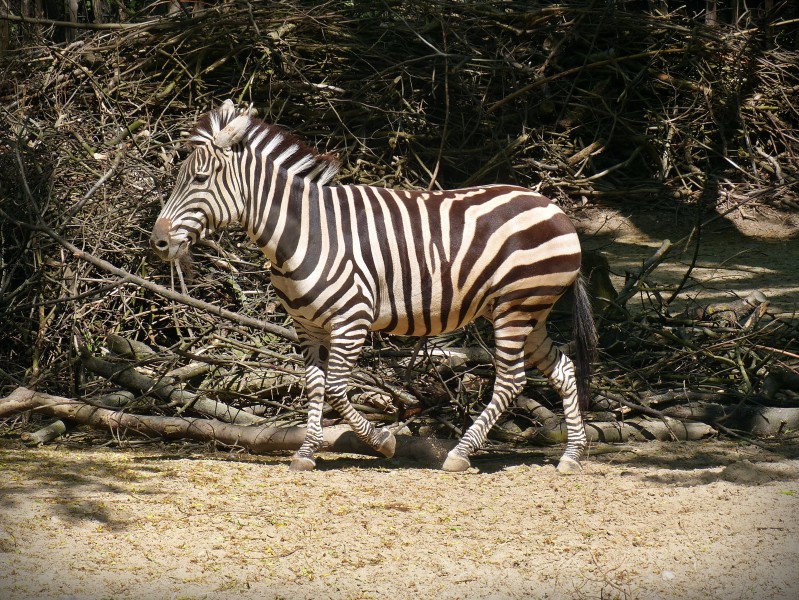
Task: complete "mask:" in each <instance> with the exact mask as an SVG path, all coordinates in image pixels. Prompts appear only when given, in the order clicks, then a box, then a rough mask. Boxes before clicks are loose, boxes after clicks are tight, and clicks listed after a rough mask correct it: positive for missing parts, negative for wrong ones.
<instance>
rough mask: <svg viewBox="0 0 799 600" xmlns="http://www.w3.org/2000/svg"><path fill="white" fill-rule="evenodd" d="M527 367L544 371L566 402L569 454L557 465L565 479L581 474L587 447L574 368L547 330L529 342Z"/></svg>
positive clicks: (567, 451)
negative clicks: (581, 461) (582, 460)
mask: <svg viewBox="0 0 799 600" xmlns="http://www.w3.org/2000/svg"><path fill="white" fill-rule="evenodd" d="M526 350H527V363H528V364H530V365H531V366H534V367H536V368H537V369H538V370H539V371H541V372H542V373H543V374H544V375H545V376H546V377H547V379H549V382H550V384H551V385H552V387H554V388H555V390H556V391H557V392H558V394H559V395H560V397H561V398H562V399H563V414H564V417H565V420H566V451H565V452H564V453H563V456H561V458H560V462H559V463H558V471H559V472H560V473H563V474H564V475H570V474H574V473H581V472H582V470H583V468H582V466H581V465H580V460H581V459H582V457H583V452H584V451H585V447H586V436H585V427H584V426H583V418H582V414H581V412H580V405H579V402H578V400H577V380H576V379H575V376H574V364H573V363H572V361H571V359H569V357H568V356H566V355H565V354H563V353H562V352H561V351H560V350H558V349H557V348H556V347H555V345H554V344H553V343H552V340H551V339H550V338H549V336H548V335H547V333H546V331H544V329H543V328H542V329H540V330H536V331H534V332H533V334H532V335H531V336H530V338H529V339H528V340H527V346H526Z"/></svg>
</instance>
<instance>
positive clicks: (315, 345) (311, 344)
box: [289, 326, 327, 471]
mask: <svg viewBox="0 0 799 600" xmlns="http://www.w3.org/2000/svg"><path fill="white" fill-rule="evenodd" d="M295 329H296V331H297V337H298V338H299V339H300V346H301V348H302V355H303V358H304V360H305V390H306V395H307V396H308V426H307V429H306V430H305V440H304V441H303V443H302V446H300V448H299V450H297V452H295V453H294V457H293V458H292V459H291V466H290V467H289V468H290V469H291V470H292V471H311V470H313V469H314V468H315V467H316V459H315V458H314V454H316V451H317V450H319V447H320V446H321V445H322V410H323V408H324V401H325V361H324V360H323V359H322V356H321V355H322V354H327V348H326V347H325V344H326V342H327V340H326V339H325V336H324V335H321V336H314V335H312V333H311V332H310V331H307V330H306V329H303V328H300V327H299V326H298V327H296V328H295Z"/></svg>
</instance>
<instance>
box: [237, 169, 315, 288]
mask: <svg viewBox="0 0 799 600" xmlns="http://www.w3.org/2000/svg"><path fill="white" fill-rule="evenodd" d="M263 173H264V176H263V178H262V179H263V180H262V181H261V182H251V184H252V183H255V185H249V186H248V189H249V190H251V191H250V192H249V194H248V195H249V196H250V199H249V202H248V203H247V206H248V210H247V211H246V212H245V214H244V215H243V218H242V225H243V226H244V228H245V229H246V230H247V233H248V235H249V236H250V238H251V239H252V240H253V241H254V242H255V243H256V244H257V245H258V247H259V248H260V249H261V251H262V252H263V253H264V254H265V255H266V257H267V258H268V259H269V260H270V262H271V263H272V265H273V267H274V268H276V269H277V270H278V271H279V272H281V273H283V274H287V273H290V272H292V271H296V270H297V269H299V268H300V267H301V266H302V263H303V261H304V260H305V257H306V253H307V249H308V244H309V240H316V241H318V240H319V236H320V234H321V232H320V222H321V219H320V211H324V209H323V208H322V202H321V200H322V195H323V194H322V190H323V188H322V186H321V185H320V184H319V183H318V182H315V181H309V180H307V179H305V178H302V177H298V176H293V175H292V174H291V173H289V172H287V171H286V170H285V169H282V168H278V167H275V166H274V165H273V164H266V165H264V169H263ZM315 243H316V242H315Z"/></svg>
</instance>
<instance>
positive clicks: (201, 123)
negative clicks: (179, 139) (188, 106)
mask: <svg viewBox="0 0 799 600" xmlns="http://www.w3.org/2000/svg"><path fill="white" fill-rule="evenodd" d="M241 114H247V111H246V110H245V111H242V112H240V111H238V110H237V109H236V108H235V106H234V104H233V103H232V102H231V101H230V100H227V101H225V102H224V103H223V104H222V105H221V106H219V107H218V108H216V109H214V110H211V111H209V112H207V113H205V114H204V115H202V116H201V117H200V119H199V120H198V121H197V123H196V124H195V125H194V127H193V128H192V129H191V131H190V132H189V137H188V139H187V141H188V143H189V144H194V145H198V144H210V145H214V139H215V138H216V136H217V134H218V133H219V132H220V131H222V130H223V129H224V128H225V127H226V126H227V125H229V124H230V123H231V122H232V121H233V119H235V118H236V117H238V116H239V115H241ZM248 119H249V120H248V122H247V124H246V125H245V133H244V137H243V138H242V139H241V140H240V141H239V142H238V143H239V144H243V145H249V146H255V148H254V149H255V150H256V152H263V153H265V154H266V155H267V157H268V158H269V159H270V160H271V161H272V163H273V164H275V165H276V166H278V167H280V168H282V169H285V170H287V171H289V172H291V173H292V175H294V176H296V177H302V178H303V179H306V180H308V181H315V182H318V183H321V184H323V185H324V184H327V183H329V182H330V180H331V179H333V177H334V176H335V175H336V173H337V172H338V170H339V168H340V167H341V164H340V163H339V162H338V161H337V160H336V158H335V157H334V156H332V155H330V154H320V153H319V152H317V151H316V150H314V149H313V148H311V147H310V146H309V145H308V144H307V143H306V142H305V140H303V139H302V138H301V137H299V136H298V135H295V134H293V133H290V132H289V131H287V130H286V129H284V128H283V127H280V126H278V125H271V124H269V123H265V122H264V121H262V120H261V119H259V118H258V117H255V116H253V115H250V116H249V117H248Z"/></svg>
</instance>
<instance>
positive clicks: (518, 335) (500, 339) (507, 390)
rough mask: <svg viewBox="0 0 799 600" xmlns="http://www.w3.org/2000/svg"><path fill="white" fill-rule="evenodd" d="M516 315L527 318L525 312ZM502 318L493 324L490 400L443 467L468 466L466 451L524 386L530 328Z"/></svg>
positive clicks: (485, 433) (457, 468) (474, 446)
mask: <svg viewBox="0 0 799 600" xmlns="http://www.w3.org/2000/svg"><path fill="white" fill-rule="evenodd" d="M520 318H522V319H524V320H525V321H527V322H529V315H523V316H521V317H520ZM504 321H506V322H508V325H507V326H506V327H505V326H503V324H502V322H499V321H498V322H496V323H495V324H494V337H495V342H496V350H495V363H496V379H495V381H494V391H493V394H492V396H491V402H489V403H488V406H486V407H485V410H483V412H482V413H481V414H480V416H479V417H478V418H477V420H476V421H475V422H474V423H472V426H471V427H469V429H468V431H467V432H466V433H465V434H464V435H463V437H462V438H461V441H460V442H459V443H458V445H457V446H455V448H453V449H452V450H451V451H450V452H449V454H448V455H447V459H446V460H445V461H444V465H443V467H442V468H443V469H444V470H445V471H465V470H466V469H468V468H469V464H470V463H469V455H470V454H472V452H474V451H475V450H477V449H479V448H481V447H482V446H483V444H484V443H485V441H486V437H487V436H488V432H489V431H490V430H491V428H492V427H493V426H494V425H495V424H496V422H497V419H499V417H500V415H502V413H503V412H505V410H506V409H507V408H508V406H509V405H510V403H511V402H513V400H514V399H515V398H516V396H517V395H518V394H519V392H520V391H521V389H522V387H523V386H524V382H525V374H524V367H525V365H524V342H525V339H526V338H527V336H528V334H529V332H530V330H531V329H532V328H531V327H530V326H529V325H525V326H524V327H518V326H514V325H513V321H512V320H511V319H508V318H506V319H504ZM516 322H517V323H518V321H516Z"/></svg>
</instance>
